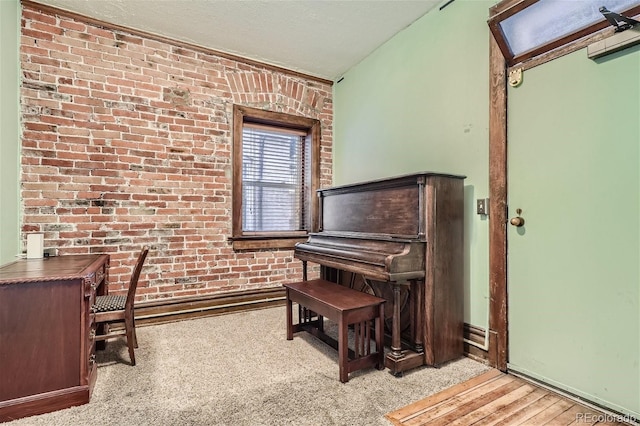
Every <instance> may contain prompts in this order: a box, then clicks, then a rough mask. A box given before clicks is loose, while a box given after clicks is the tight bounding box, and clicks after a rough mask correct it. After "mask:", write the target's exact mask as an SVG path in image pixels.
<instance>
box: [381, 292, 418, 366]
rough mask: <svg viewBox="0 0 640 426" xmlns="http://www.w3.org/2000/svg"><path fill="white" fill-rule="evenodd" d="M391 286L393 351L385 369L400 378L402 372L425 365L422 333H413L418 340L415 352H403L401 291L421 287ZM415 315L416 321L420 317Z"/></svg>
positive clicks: (415, 313)
mask: <svg viewBox="0 0 640 426" xmlns="http://www.w3.org/2000/svg"><path fill="white" fill-rule="evenodd" d="M390 284H391V285H392V286H393V323H392V326H391V351H390V352H389V353H388V354H387V356H386V358H385V361H384V364H385V367H387V368H388V369H389V370H390V371H391V373H392V374H393V375H395V376H400V375H401V374H402V372H404V371H407V370H410V369H412V368H415V367H418V366H420V365H423V364H424V354H423V353H421V352H418V350H421V351H424V347H423V344H422V337H421V336H422V335H421V332H420V331H419V330H415V329H414V330H415V331H416V332H414V333H412V334H413V336H412V337H415V338H416V341H415V350H413V349H408V348H407V349H405V350H402V337H401V331H400V329H401V326H400V302H401V298H400V290H401V288H402V287H403V286H407V285H411V286H412V287H414V289H415V287H419V285H416V284H415V282H412V283H406V282H403V283H397V282H394V283H390ZM420 294H421V293H420ZM414 299H415V298H414ZM413 303H418V306H420V302H419V300H418V301H416V300H414V301H413ZM413 315H414V317H415V318H416V319H417V316H419V314H418V313H417V312H414V314H413Z"/></svg>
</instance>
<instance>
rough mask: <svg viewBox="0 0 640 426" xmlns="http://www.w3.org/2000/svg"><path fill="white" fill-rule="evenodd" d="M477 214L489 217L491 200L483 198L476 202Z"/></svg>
mask: <svg viewBox="0 0 640 426" xmlns="http://www.w3.org/2000/svg"><path fill="white" fill-rule="evenodd" d="M476 213H477V214H482V215H489V199H488V198H481V199H478V200H476Z"/></svg>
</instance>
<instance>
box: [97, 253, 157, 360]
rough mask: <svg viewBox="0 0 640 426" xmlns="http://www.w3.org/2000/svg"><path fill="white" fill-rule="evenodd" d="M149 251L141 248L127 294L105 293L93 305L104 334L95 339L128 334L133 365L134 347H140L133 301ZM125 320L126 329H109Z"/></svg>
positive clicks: (134, 358) (98, 324) (128, 344)
mask: <svg viewBox="0 0 640 426" xmlns="http://www.w3.org/2000/svg"><path fill="white" fill-rule="evenodd" d="M148 253H149V247H148V246H144V247H143V248H142V250H140V254H139V255H138V260H137V261H136V266H135V268H134V270H133V273H132V274H131V279H130V280H129V290H128V291H127V295H126V296H125V295H111V294H109V295H105V296H97V297H96V302H95V304H94V305H93V312H94V313H95V322H96V327H98V326H100V325H103V327H102V328H103V329H104V331H105V332H104V334H100V335H96V337H95V340H96V341H101V340H107V339H110V338H112V337H116V336H123V335H124V336H127V347H128V348H129V358H130V359H131V365H136V357H135V355H134V353H133V348H134V347H135V348H137V347H138V339H137V337H136V326H135V320H134V317H133V302H134V299H135V295H136V287H137V286H138V278H139V277H140V272H141V271H142V266H143V264H144V261H145V259H146V258H147V254H148ZM122 321H124V330H116V331H111V330H109V325H110V324H111V323H113V322H122Z"/></svg>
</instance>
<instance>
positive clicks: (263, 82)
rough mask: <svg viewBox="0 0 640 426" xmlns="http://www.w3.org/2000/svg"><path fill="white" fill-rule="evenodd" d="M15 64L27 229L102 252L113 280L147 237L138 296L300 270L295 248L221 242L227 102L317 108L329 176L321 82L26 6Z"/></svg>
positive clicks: (227, 192)
mask: <svg viewBox="0 0 640 426" xmlns="http://www.w3.org/2000/svg"><path fill="white" fill-rule="evenodd" d="M20 65H21V71H22V86H21V108H22V111H21V118H22V127H23V137H22V176H21V179H22V202H23V232H24V233H27V232H34V231H40V232H44V233H45V248H57V250H58V254H76V253H108V254H110V255H111V284H110V291H111V292H114V293H115V292H121V291H123V290H124V289H125V288H126V285H127V280H128V277H129V274H130V272H131V268H132V266H131V263H132V262H133V261H134V259H135V256H136V255H137V251H138V250H139V248H140V246H141V245H143V244H149V245H150V246H151V248H152V249H151V252H150V255H149V258H148V261H147V265H148V266H147V267H146V268H145V269H144V271H143V274H142V276H141V280H140V283H139V290H138V293H137V294H138V299H139V300H151V299H158V298H173V297H180V296H194V295H201V294H212V293H218V292H227V291H237V290H244V289H256V288H264V287H275V286H279V285H280V284H281V283H282V282H283V281H285V280H294V279H300V277H301V263H300V262H299V261H297V260H295V259H294V258H293V252H292V250H264V251H245V252H234V250H233V249H232V247H231V244H230V243H229V242H228V238H229V237H230V235H231V176H232V173H231V170H232V164H231V158H232V157H231V146H232V140H231V135H232V123H231V120H232V111H233V104H242V105H247V106H252V107H256V108H261V109H266V110H271V111H278V112H285V113H289V114H296V115H301V116H305V117H311V118H315V119H319V120H320V121H321V123H322V159H321V162H322V166H321V170H322V176H321V186H328V185H330V183H331V144H332V128H331V123H332V114H333V112H332V93H331V86H330V85H329V84H326V82H322V81H318V80H316V79H309V78H305V77H304V76H300V75H298V74H296V73H286V72H281V71H279V70H277V69H276V70H274V69H273V68H269V67H260V66H259V65H257V64H254V63H251V62H241V61H237V60H233V59H229V58H226V57H222V56H216V55H215V54H214V53H213V52H207V51H204V50H201V49H192V48H191V47H189V46H185V45H184V44H182V45H181V44H180V43H175V44H171V43H167V42H164V41H159V40H158V39H151V38H146V37H144V36H141V35H139V34H136V33H127V32H124V31H121V30H119V29H114V30H112V29H108V28H101V27H98V26H94V25H91V24H89V23H85V22H81V21H78V20H74V19H72V18H71V17H67V16H59V15H54V14H50V13H45V12H41V11H38V10H35V9H32V8H30V7H25V8H24V10H23V14H22V38H21V64H20Z"/></svg>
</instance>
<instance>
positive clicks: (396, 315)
mask: <svg viewBox="0 0 640 426" xmlns="http://www.w3.org/2000/svg"><path fill="white" fill-rule="evenodd" d="M392 285H393V323H392V326H391V327H392V328H391V353H390V354H389V355H388V356H389V357H390V358H392V359H393V360H395V361H398V360H399V359H400V358H402V357H403V356H404V355H403V354H402V342H401V339H400V285H399V284H398V283H393V284H392Z"/></svg>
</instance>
